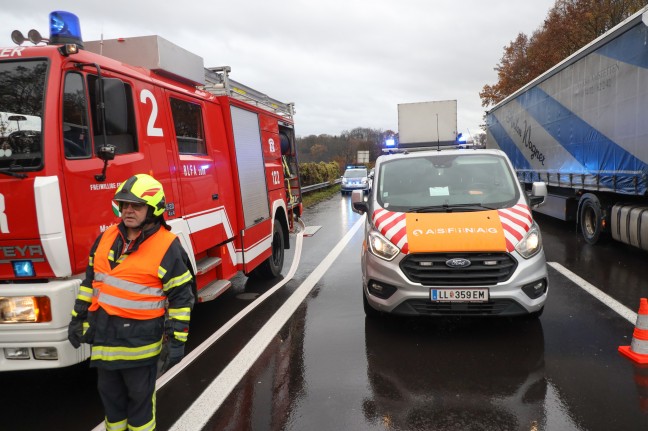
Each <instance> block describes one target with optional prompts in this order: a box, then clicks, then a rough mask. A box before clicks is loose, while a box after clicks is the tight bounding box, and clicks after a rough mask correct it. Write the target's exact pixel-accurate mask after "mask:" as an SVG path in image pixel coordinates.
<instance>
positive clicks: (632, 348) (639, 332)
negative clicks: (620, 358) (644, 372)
mask: <svg viewBox="0 0 648 431" xmlns="http://www.w3.org/2000/svg"><path fill="white" fill-rule="evenodd" d="M619 352H621V353H622V354H624V355H625V356H627V357H628V358H630V359H631V360H633V361H634V362H636V363H637V364H642V365H645V364H648V299H646V298H641V303H640V305H639V314H638V315H637V323H636V324H635V330H634V332H633V333H632V343H631V344H630V345H629V346H620V347H619Z"/></svg>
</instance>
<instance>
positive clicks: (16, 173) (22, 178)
mask: <svg viewBox="0 0 648 431" xmlns="http://www.w3.org/2000/svg"><path fill="white" fill-rule="evenodd" d="M0 174H5V175H9V176H10V177H14V178H20V179H21V180H24V179H25V178H27V174H22V173H20V172H12V171H7V170H4V169H0Z"/></svg>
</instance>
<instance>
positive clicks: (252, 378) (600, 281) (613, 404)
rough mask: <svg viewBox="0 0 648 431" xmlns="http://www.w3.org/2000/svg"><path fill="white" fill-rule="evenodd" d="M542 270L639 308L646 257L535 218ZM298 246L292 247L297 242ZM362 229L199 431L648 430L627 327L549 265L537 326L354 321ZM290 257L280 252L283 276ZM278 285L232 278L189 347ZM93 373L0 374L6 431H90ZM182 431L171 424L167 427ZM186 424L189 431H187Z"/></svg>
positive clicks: (300, 277)
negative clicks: (586, 240) (573, 277)
mask: <svg viewBox="0 0 648 431" xmlns="http://www.w3.org/2000/svg"><path fill="white" fill-rule="evenodd" d="M349 202H350V198H349V197H335V198H333V199H331V200H329V201H326V202H323V203H321V204H319V205H318V206H316V207H315V208H312V209H311V210H310V211H309V212H308V213H307V215H306V216H305V218H304V220H305V222H306V225H307V226H308V225H319V226H322V228H321V229H320V230H319V231H318V232H317V233H316V234H315V235H314V236H313V237H309V238H305V239H304V251H303V253H302V256H301V263H300V266H299V269H298V271H297V273H296V274H295V277H294V278H293V279H292V280H290V281H289V282H288V283H287V284H286V285H285V286H284V287H282V288H281V289H279V290H278V291H277V292H276V293H275V294H273V295H272V296H270V297H269V298H268V299H267V300H266V301H265V302H263V304H261V305H260V306H258V307H257V308H256V309H255V310H254V311H253V312H251V313H250V314H249V315H247V316H246V317H245V318H244V319H243V320H241V322H239V323H238V324H237V325H235V326H234V327H233V328H232V330H230V331H228V332H227V333H226V334H225V335H224V336H223V337H221V338H220V339H219V340H218V341H216V342H215V343H214V344H213V345H212V346H211V347H210V348H208V349H206V350H205V351H204V353H203V354H201V356H200V357H199V358H198V359H197V360H195V361H194V362H192V363H191V364H190V365H189V366H188V367H187V368H186V369H184V370H183V371H182V372H181V373H179V374H178V375H177V376H176V377H174V378H173V379H172V380H171V381H169V382H168V383H167V384H166V385H165V386H164V387H162V388H161V389H160V390H159V391H158V429H161V430H166V429H171V428H172V427H174V426H175V427H176V429H183V428H181V426H182V424H176V421H178V418H180V416H181V415H182V413H183V412H185V411H187V409H189V408H190V407H191V405H192V403H193V402H194V400H195V398H196V397H197V396H198V394H200V393H202V392H203V390H205V388H207V387H208V386H209V384H210V383H211V382H212V380H214V378H216V377H217V376H218V375H221V374H222V373H223V371H224V370H226V368H227V367H228V365H229V364H230V363H232V362H233V360H234V359H235V358H237V355H238V354H239V352H241V351H242V350H243V349H244V347H245V346H246V344H247V343H248V341H249V340H250V339H252V337H254V336H255V334H257V333H259V331H260V330H261V329H262V328H263V326H264V324H265V323H266V322H268V320H269V319H270V318H271V316H273V315H274V314H275V313H276V311H277V310H278V309H279V308H280V307H281V306H282V305H283V304H284V303H286V301H287V300H288V299H289V298H290V297H291V295H292V294H294V293H296V292H297V291H298V290H299V287H300V286H301V285H302V283H304V282H305V281H307V280H308V277H309V275H310V274H311V273H313V272H315V273H317V271H318V265H320V264H321V263H322V261H323V260H325V257H326V256H327V255H328V253H329V251H330V250H332V249H333V248H334V247H335V246H336V244H337V243H338V242H339V241H340V239H341V238H342V237H343V236H344V235H345V233H346V232H347V231H348V230H349V229H350V228H351V227H352V226H353V225H354V224H355V223H356V222H357V221H358V219H359V218H360V216H358V215H357V214H355V213H353V212H352V211H351V209H350V204H349ZM539 222H540V224H541V228H542V232H543V238H544V244H545V254H546V256H547V261H549V262H558V263H560V264H561V265H563V266H564V267H566V268H567V269H569V270H570V271H572V272H573V273H575V274H577V275H579V276H580V277H582V278H584V279H586V280H587V281H588V282H589V283H591V284H593V285H595V286H596V287H598V288H599V289H600V290H602V291H604V292H605V293H607V294H608V295H610V296H612V297H614V298H615V299H616V300H618V301H620V302H621V303H623V304H624V305H625V306H626V307H628V308H629V309H631V310H632V311H634V312H636V311H637V310H638V304H639V298H641V297H642V296H644V297H645V296H647V294H648V281H647V280H646V279H645V276H644V275H643V274H645V265H646V263H647V262H648V253H646V252H643V251H639V250H637V249H634V248H631V247H626V246H624V245H621V244H618V243H615V242H610V243H608V244H605V245H602V246H595V247H592V246H589V245H586V244H583V243H582V241H581V240H580V239H579V237H578V236H577V235H576V233H575V232H574V229H573V227H572V226H571V225H568V224H565V223H562V222H557V221H553V220H551V219H548V218H539ZM292 241H294V237H292V236H291V242H292ZM361 242H362V231H361V230H360V231H358V232H357V233H356V234H355V235H353V237H351V240H350V242H349V244H348V245H347V246H346V247H345V248H344V249H343V250H342V251H341V254H340V255H339V256H338V257H337V259H336V260H335V261H334V263H333V265H332V266H331V267H330V269H329V270H328V271H326V272H325V273H323V275H322V277H321V279H319V280H318V281H317V282H316V283H315V285H314V287H313V288H312V290H311V291H310V292H309V294H308V296H307V298H306V300H305V301H303V302H302V303H301V305H299V307H298V308H297V310H296V312H295V313H294V314H293V315H292V317H290V318H289V319H288V320H287V322H286V323H285V325H283V326H282V327H281V329H280V330H279V332H278V333H277V334H276V335H274V336H273V337H271V339H270V341H269V344H268V347H267V348H266V349H264V350H263V353H262V354H261V356H260V357H259V358H258V360H255V361H251V362H250V363H251V368H250V369H249V371H247V372H246V373H245V374H244V377H243V378H242V379H241V380H240V381H237V382H234V390H233V391H232V392H231V394H230V395H229V396H227V397H225V400H224V402H223V403H222V404H221V405H219V406H213V409H214V410H215V413H214V414H213V415H212V414H211V413H210V411H207V410H205V411H204V412H202V413H200V414H199V415H200V416H202V417H200V418H199V419H200V422H201V423H205V424H206V425H205V426H204V428H203V429H206V430H645V429H648V384H647V386H643V385H642V382H641V380H640V377H641V376H642V375H643V374H642V373H645V372H646V371H645V370H641V369H636V368H635V367H634V365H633V363H632V362H630V361H629V360H627V359H626V358H624V357H622V356H621V355H619V353H618V352H617V348H618V346H619V345H625V344H629V343H630V339H631V336H632V330H633V328H634V325H633V324H631V323H630V322H628V321H627V320H625V319H624V318H622V317H620V316H619V315H618V314H617V313H616V312H614V311H612V310H611V309H610V308H608V307H607V306H606V305H604V304H603V303H601V302H600V301H598V300H597V299H594V298H593V297H592V296H591V295H590V294H588V293H586V292H585V291H584V290H582V289H581V288H580V287H578V286H577V285H576V284H574V283H573V282H572V281H570V280H569V279H567V278H566V277H565V276H563V275H562V274H561V273H559V272H557V271H556V270H555V269H554V268H553V267H550V268H549V275H550V295H549V300H548V303H547V305H546V309H545V312H544V314H543V315H542V317H541V318H540V319H539V320H538V321H535V322H534V321H523V320H520V319H458V318H452V319H392V318H386V319H379V320H371V319H366V318H365V317H364V313H363V311H362V297H361V296H360V295H361V273H360V269H359V266H358V265H359V254H360V246H361ZM290 259H292V255H289V256H287V260H286V266H285V269H284V273H286V272H287V268H288V267H289V262H290ZM271 285H272V283H266V284H261V283H259V282H257V281H253V280H246V279H245V278H243V277H241V278H238V279H237V280H235V281H234V286H233V288H232V289H230V291H228V292H227V293H226V294H225V295H224V296H223V297H221V298H219V299H218V300H216V301H212V302H211V303H207V304H201V305H200V306H198V307H197V308H196V310H195V313H194V314H193V316H192V332H191V336H190V340H189V345H188V350H192V349H196V348H198V346H199V345H200V344H201V343H202V342H203V341H204V340H205V339H207V338H208V337H209V336H210V335H211V334H212V333H214V332H215V331H216V330H217V329H218V328H219V327H221V326H222V325H223V324H225V322H227V321H228V320H229V319H230V318H231V317H232V316H234V315H235V314H236V313H238V312H239V311H240V310H242V309H243V308H244V307H245V306H247V305H248V304H250V303H251V301H253V300H254V298H255V297H258V295H260V294H262V293H264V292H265V291H266V290H267V289H268V288H270V287H271ZM95 378H96V377H95V374H94V372H93V371H92V370H89V369H88V368H87V364H80V365H78V366H75V367H70V368H68V369H63V370H52V371H47V372H40V371H39V372H30V373H23V372H17V373H5V374H2V375H0V379H1V380H0V381H2V387H3V389H5V390H4V391H3V392H4V394H3V396H2V403H1V404H0V405H2V412H3V415H2V419H1V420H0V430H5V429H6V430H35V429H52V427H53V429H65V430H88V429H92V428H94V427H95V426H96V425H98V424H99V422H100V421H101V419H102V411H101V406H100V403H99V400H98V396H97V395H96V390H95V388H94V383H95ZM174 424H176V425H174ZM187 429H189V428H187Z"/></svg>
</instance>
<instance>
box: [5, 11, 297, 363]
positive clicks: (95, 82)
mask: <svg viewBox="0 0 648 431" xmlns="http://www.w3.org/2000/svg"><path fill="white" fill-rule="evenodd" d="M12 40H13V41H14V43H16V45H17V46H14V47H10V48H0V94H2V95H3V97H2V98H1V99H0V371H9V370H24V369H43V368H57V367H64V366H69V365H72V364H75V363H78V362H81V361H83V360H85V359H86V358H87V357H88V354H89V348H87V347H84V348H81V349H79V350H75V349H74V348H73V347H72V346H71V345H70V344H69V342H68V340H67V324H68V322H69V319H70V311H71V309H72V306H73V303H74V299H75V297H76V294H77V291H78V288H79V285H80V283H81V280H82V278H83V275H84V272H85V268H86V265H87V262H88V252H89V249H90V247H91V245H92V243H93V241H94V240H95V238H96V237H97V235H99V233H101V232H103V231H104V230H105V229H106V228H107V227H108V226H110V225H111V224H115V223H118V222H119V219H118V218H117V216H116V214H114V213H113V211H112V208H111V205H110V202H111V200H112V197H113V195H114V193H115V190H116V189H117V187H118V186H119V184H120V182H121V181H123V180H124V179H126V178H129V177H130V176H131V175H134V174H137V173H149V174H151V175H153V176H154V177H155V178H156V179H158V180H159V181H160V182H161V183H162V185H163V186H164V190H165V195H166V201H167V207H166V218H167V222H168V224H169V225H170V226H171V228H172V230H173V232H174V233H175V234H176V235H177V236H178V238H179V239H180V242H181V243H182V245H183V247H184V248H185V249H186V251H187V253H188V255H189V257H190V260H191V270H192V271H193V273H194V276H195V280H196V285H195V294H196V296H197V298H198V301H199V302H203V301H209V300H212V299H215V298H217V297H218V296H219V295H221V294H222V293H223V292H224V291H225V290H227V289H228V288H229V287H230V286H231V281H230V280H231V279H232V278H233V277H234V276H235V275H236V274H238V273H240V272H242V273H244V274H245V275H254V276H257V277H260V278H274V277H277V276H278V275H279V274H280V273H281V271H282V268H283V263H284V250H285V249H287V248H289V247H290V241H289V233H290V232H291V231H293V230H294V229H295V228H296V225H297V223H298V222H299V217H300V216H301V214H302V204H301V185H300V181H299V172H298V161H297V152H296V145H295V129H294V121H293V117H294V106H293V104H292V103H284V102H280V101H278V100H276V99H273V98H270V97H268V96H267V95H266V94H264V93H262V92H259V91H257V90H254V89H252V88H250V87H248V86H245V85H243V84H240V83H238V82H236V81H234V80H232V79H231V78H230V76H229V74H230V72H231V69H230V68H229V67H212V68H205V67H204V64H203V59H202V57H200V56H198V55H196V54H193V53H191V52H189V51H186V50H184V49H182V48H181V47H179V46H176V45H174V44H172V43H171V42H169V41H167V40H165V39H163V38H161V37H159V36H143V37H133V38H120V39H114V40H102V41H82V40H81V31H80V25H79V21H78V19H77V18H76V16H74V15H73V14H71V13H69V12H64V11H56V12H52V13H51V14H50V35H49V39H44V38H43V37H41V35H40V34H39V33H38V32H37V31H35V30H32V31H30V32H29V33H28V36H27V37H25V36H24V35H23V34H22V33H21V32H20V31H17V30H16V31H14V32H13V33H12ZM26 41H29V42H31V43H32V44H33V46H32V45H26V44H25V42H26ZM45 112H47V115H45Z"/></svg>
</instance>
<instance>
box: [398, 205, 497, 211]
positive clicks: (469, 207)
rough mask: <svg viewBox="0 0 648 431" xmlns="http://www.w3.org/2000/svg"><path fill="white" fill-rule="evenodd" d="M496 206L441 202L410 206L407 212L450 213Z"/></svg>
mask: <svg viewBox="0 0 648 431" xmlns="http://www.w3.org/2000/svg"><path fill="white" fill-rule="evenodd" d="M495 209H497V208H494V207H490V206H487V205H482V204H480V203H474V204H443V205H430V206H422V207H412V208H410V209H409V210H407V212H412V213H434V212H447V213H451V212H453V211H454V210H461V211H482V210H495Z"/></svg>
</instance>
